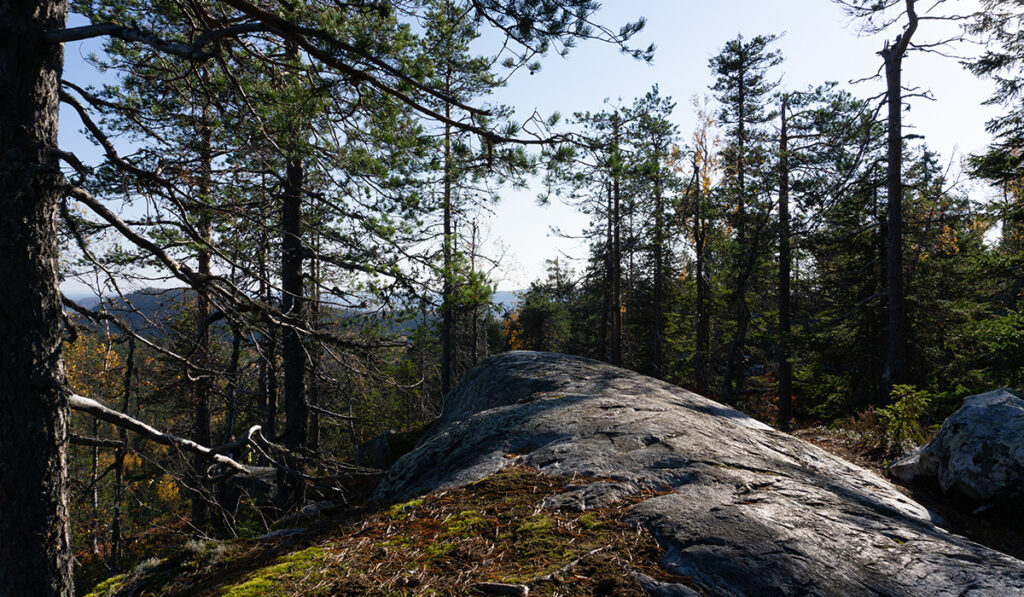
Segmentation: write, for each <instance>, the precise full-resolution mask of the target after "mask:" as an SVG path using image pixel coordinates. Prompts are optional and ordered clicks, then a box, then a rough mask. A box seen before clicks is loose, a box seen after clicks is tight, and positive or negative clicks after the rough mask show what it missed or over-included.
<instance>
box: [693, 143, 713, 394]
mask: <svg viewBox="0 0 1024 597" xmlns="http://www.w3.org/2000/svg"><path fill="white" fill-rule="evenodd" d="M702 184H703V181H702V178H701V176H700V171H699V170H698V163H697V156H696V155H694V158H693V189H694V192H695V193H696V196H695V197H694V204H693V241H694V253H695V257H696V264H695V270H696V271H695V274H696V277H697V305H696V309H695V310H696V316H697V325H696V328H697V330H696V332H697V337H696V339H695V343H694V363H693V381H694V385H695V386H696V388H697V393H699V394H707V393H708V389H709V387H710V384H709V382H708V374H709V371H708V369H709V368H710V363H709V356H710V347H711V322H710V320H709V317H710V314H709V313H708V302H709V296H710V293H711V288H710V284H709V283H708V274H707V272H706V271H705V269H706V268H707V254H706V251H707V222H706V220H705V218H706V215H705V214H704V192H703V191H704V190H703V188H701V185H702Z"/></svg>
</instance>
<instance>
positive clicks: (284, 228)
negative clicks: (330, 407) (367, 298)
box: [278, 157, 309, 506]
mask: <svg viewBox="0 0 1024 597" xmlns="http://www.w3.org/2000/svg"><path fill="white" fill-rule="evenodd" d="M303 177H304V172H303V166H302V161H301V160H300V159H299V158H297V157H292V158H290V159H289V160H288V165H287V169H286V173H285V180H286V182H285V188H284V193H283V194H282V197H281V204H282V208H281V234H282V240H281V291H282V298H281V311H282V312H283V313H284V314H285V316H286V317H287V318H288V321H289V322H290V323H293V324H295V325H298V324H299V323H300V322H301V321H302V316H303V288H302V261H303V255H302V187H303ZM281 335H282V339H281V361H282V369H283V370H284V416H285V423H284V433H283V434H282V436H281V440H282V443H283V444H284V446H285V448H287V449H288V451H289V452H291V453H296V452H298V451H299V450H300V449H301V448H303V447H304V446H305V444H306V434H307V432H308V419H309V408H308V406H307V404H306V380H305V374H306V350H305V348H304V347H303V345H302V338H301V337H300V335H299V332H298V331H297V330H296V329H295V328H294V327H286V328H284V330H283V332H282V334H281ZM288 465H289V466H290V467H291V468H293V469H295V470H298V468H299V463H298V462H289V463H288ZM281 481H282V482H283V485H282V486H279V488H278V489H279V495H278V503H279V504H280V505H282V506H293V505H295V504H298V503H300V502H301V501H302V500H303V498H304V489H305V488H304V483H303V481H302V479H301V478H299V477H298V476H296V475H291V474H285V475H284V478H282V479H281Z"/></svg>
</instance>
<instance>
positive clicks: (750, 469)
mask: <svg viewBox="0 0 1024 597" xmlns="http://www.w3.org/2000/svg"><path fill="white" fill-rule="evenodd" d="M513 463H522V464H525V465H528V466H531V467H534V468H536V469H538V470H540V471H541V472H544V473H549V474H554V475H573V474H577V475H583V476H587V477H600V478H603V479H606V480H604V481H599V482H595V483H589V484H583V483H581V484H579V485H578V486H577V487H576V488H575V489H573V490H571V491H569V492H568V493H565V494H561V495H560V496H559V497H558V498H557V499H555V500H551V503H550V504H549V505H550V506H551V507H563V508H577V509H585V508H588V507H592V506H595V505H599V504H604V503H609V502H613V501H615V500H617V499H620V498H621V497H623V496H625V495H628V494H633V493H636V492H638V491H639V490H640V488H641V487H656V488H663V489H665V490H667V492H666V493H661V494H659V495H656V496H654V497H650V498H648V499H646V500H644V501H641V502H640V503H638V504H636V505H634V506H632V507H630V508H629V510H628V511H627V512H625V518H626V520H627V521H629V522H631V523H633V524H636V525H643V526H645V527H647V528H649V529H650V530H651V531H652V532H653V533H654V534H655V536H656V537H657V538H658V540H659V542H660V543H661V545H662V546H663V547H664V548H665V554H664V557H663V558H662V561H661V565H662V566H663V567H664V568H665V569H666V570H667V571H669V572H672V573H674V574H676V575H678V578H679V580H678V584H677V586H674V587H668V586H662V587H660V588H659V589H658V591H659V593H660V594H664V595H670V594H671V595H698V594H704V595H837V596H838V595H843V596H848V595H928V596H935V595H951V596H952V595H979V596H980V595H1024V562H1021V561H1019V560H1016V559H1014V558H1011V557H1009V556H1006V555H1003V554H1001V553H999V552H996V551H993V550H991V549H988V548H985V547H982V546H980V545H977V544H975V543H972V542H970V541H968V540H966V539H963V538H961V537H958V536H956V535H952V534H950V533H948V532H946V531H944V530H942V529H941V528H939V527H937V526H936V525H935V524H934V523H933V521H932V519H931V516H930V514H929V512H928V511H927V510H926V509H925V508H923V507H922V506H920V505H919V504H917V503H915V502H913V501H911V500H910V499H909V498H907V497H905V496H904V495H902V494H901V493H899V491H897V490H896V488H895V487H893V486H892V485H891V484H890V483H889V482H887V481H886V480H884V479H882V478H880V477H879V476H877V475H875V474H873V473H871V472H869V471H867V470H864V469H862V468H860V467H857V466H855V465H853V464H850V463H848V462H846V461H844V460H842V459H840V458H838V457H835V456H832V455H831V454H829V453H827V452H825V451H823V450H821V449H819V448H817V447H815V446H812V445H810V444H808V443H805V442H803V441H801V440H799V439H796V438H794V437H792V436H790V435H788V434H785V433H782V432H779V431H776V430H774V429H772V428H770V427H768V426H767V425H764V424H762V423H760V422H758V421H756V420H754V419H751V418H750V417H747V416H746V415H744V414H742V413H740V412H738V411H736V410H734V409H732V408H729V407H727V406H723V405H722V404H719V403H717V402H714V401H712V400H709V399H707V398H703V397H701V396H698V395H697V394H694V393H692V392H688V391H686V390H683V389H680V388H678V387H676V386H672V385H670V384H667V383H664V382H660V381H657V380H655V379H652V378H649V377H646V376H643V375H640V374H637V373H634V372H630V371H626V370H623V369H618V368H615V367H612V366H610V365H607V364H604V363H599V362H596V361H592V360H588V359H583V358H578V357H570V356H565V355H558V354H551V353H536V352H512V353H506V354H502V355H498V356H496V357H493V358H490V359H488V360H486V361H484V362H483V363H481V364H480V365H479V366H478V367H477V368H476V369H474V370H473V371H472V372H470V373H469V374H468V375H467V376H466V377H465V378H464V379H463V381H462V383H461V384H460V385H459V386H458V387H457V388H456V389H455V390H454V391H453V392H452V393H451V394H450V395H449V398H448V401H447V403H446V405H445V409H444V412H443V414H442V416H441V417H440V418H439V419H438V421H437V422H436V423H435V424H434V425H433V426H432V427H431V428H430V430H428V432H427V434H426V436H425V437H424V439H423V440H422V441H421V442H420V443H419V445H418V446H417V447H416V449H415V450H413V451H412V452H411V453H409V454H407V455H405V456H404V457H403V458H401V459H400V460H399V461H398V462H397V463H396V464H395V465H394V466H393V467H392V468H391V470H390V471H389V472H388V475H387V476H386V478H385V480H384V481H383V483H382V484H381V485H380V487H379V488H378V489H377V491H376V494H375V498H376V499H377V500H380V501H394V500H400V499H406V498H409V497H412V496H414V495H416V494H421V493H424V492H428V491H431V490H435V489H440V488H446V487H452V486H458V485H462V484H466V483H469V482H472V481H476V480H478V479H481V478H483V477H485V476H487V475H490V474H492V473H494V472H496V471H498V470H500V469H502V468H503V467H506V466H509V465H510V464H513Z"/></svg>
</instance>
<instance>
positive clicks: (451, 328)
mask: <svg viewBox="0 0 1024 597" xmlns="http://www.w3.org/2000/svg"><path fill="white" fill-rule="evenodd" d="M445 114H446V116H448V118H449V119H450V118H451V106H450V105H445ZM451 142H452V130H451V126H450V125H447V124H446V125H445V127H444V206H443V212H444V213H443V214H442V219H443V220H444V222H443V226H444V230H443V235H444V238H443V239H442V243H443V245H442V248H441V252H442V257H441V258H442V260H443V262H444V263H442V264H441V267H442V269H443V273H442V275H443V276H444V280H443V282H442V288H441V395H442V396H447V395H448V392H449V391H450V390H451V389H452V377H453V376H452V370H453V369H454V368H455V367H454V361H455V355H454V352H455V339H454V335H455V322H454V319H455V313H454V312H453V309H452V300H453V296H452V295H453V294H454V292H455V285H454V280H453V278H454V275H455V273H454V272H453V271H452V268H453V267H454V265H453V263H452V261H453V255H452V253H453V250H452V242H453V241H454V238H453V234H452V179H451V168H452V164H451V161H452V153H451Z"/></svg>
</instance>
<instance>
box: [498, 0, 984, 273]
mask: <svg viewBox="0 0 1024 597" xmlns="http://www.w3.org/2000/svg"><path fill="white" fill-rule="evenodd" d="M919 4H920V3H919ZM951 4H953V5H955V6H956V7H957V10H964V11H968V10H973V9H974V8H976V3H975V2H973V1H965V0H956V1H954V2H952V3H951ZM639 16H644V17H646V18H647V26H646V27H645V29H644V30H643V31H642V32H641V33H640V34H639V35H638V36H637V37H636V40H637V41H636V44H635V45H637V46H642V47H646V45H647V44H649V43H654V44H656V46H657V51H656V53H655V58H654V62H653V63H652V64H651V65H647V64H643V63H639V62H637V61H635V60H633V59H631V58H630V57H628V56H625V55H622V54H620V53H619V52H618V51H617V50H616V49H614V48H612V47H610V46H608V45H605V44H601V43H597V42H589V43H583V44H580V45H579V46H578V47H577V48H575V49H574V50H573V51H572V52H571V53H570V54H569V56H568V58H566V59H562V58H560V57H558V56H549V57H548V58H547V59H546V60H545V61H543V63H542V64H543V68H542V70H541V71H540V72H539V73H537V74H536V75H532V76H530V75H525V76H520V77H518V78H516V79H513V80H512V81H510V83H509V85H508V86H507V87H506V88H504V89H501V90H499V92H498V94H497V95H496V98H497V99H498V100H499V101H500V102H502V103H506V104H509V105H512V106H515V107H516V109H517V115H519V117H520V118H525V117H526V116H528V115H529V114H530V113H532V112H533V110H535V109H536V110H538V111H539V112H540V113H541V114H550V113H551V112H553V111H558V112H560V113H561V114H562V115H563V116H566V117H569V116H571V115H572V113H573V112H576V111H587V110H589V111H597V110H601V109H603V108H604V107H606V104H605V101H606V100H608V101H610V102H612V103H621V104H626V105H628V104H631V103H632V101H633V99H634V98H636V97H639V96H642V95H643V94H645V93H646V92H647V91H649V90H650V88H651V86H652V85H654V84H657V85H658V87H659V89H660V91H661V93H662V95H667V96H671V97H672V98H673V99H674V100H675V101H676V103H677V107H676V111H675V114H674V120H675V122H676V123H677V124H678V125H679V128H680V132H681V133H682V136H683V137H684V139H687V138H689V135H690V133H691V132H692V130H693V128H694V125H695V111H694V109H693V107H692V105H691V98H693V97H694V96H695V95H699V96H704V95H707V94H709V93H710V91H709V90H708V87H709V86H710V85H711V84H712V83H713V78H712V75H711V73H710V70H709V68H708V60H709V59H710V58H711V57H712V56H714V55H716V54H717V53H718V52H719V51H720V50H721V48H722V47H723V46H724V45H725V43H726V42H727V41H728V40H732V39H735V38H736V36H737V35H739V34H742V35H743V36H744V37H745V38H747V39H750V38H752V37H754V36H756V35H760V34H777V35H781V38H780V39H779V41H778V42H777V43H776V46H775V47H776V48H777V49H779V50H781V51H782V54H783V58H784V59H785V62H784V63H783V64H782V65H781V66H779V67H777V68H776V70H775V73H776V76H777V77H779V78H781V81H782V87H781V88H785V89H793V90H800V89H805V88H807V87H808V86H809V85H818V84H821V83H823V82H825V81H837V82H838V83H840V85H841V86H842V87H844V88H846V89H848V90H849V91H851V92H852V93H854V94H855V95H857V96H860V97H872V96H875V95H877V94H878V93H880V92H882V91H883V90H884V88H885V86H884V81H883V80H881V79H875V80H872V81H866V82H863V83H859V84H856V85H850V84H849V83H848V82H849V81H852V80H858V79H863V78H865V77H870V76H872V75H874V74H875V73H876V72H877V71H878V69H879V66H880V65H881V57H880V56H879V55H878V54H877V52H878V51H879V50H881V48H882V46H883V43H884V41H885V39H887V38H893V37H895V35H896V33H897V32H896V31H892V32H888V33H886V34H884V35H876V36H864V35H862V34H861V32H860V31H859V28H858V24H857V23H856V22H851V21H850V18H849V17H848V16H846V15H845V14H844V13H843V11H842V10H841V8H840V7H839V6H838V5H837V4H834V3H833V2H830V1H829V0H717V1H714V2H707V1H696V0H630V1H629V2H623V1H620V0H614V1H607V2H605V3H604V7H603V9H602V11H601V12H600V13H599V14H598V19H597V20H598V21H599V22H601V23H603V24H607V25H612V26H613V27H615V28H617V27H618V25H619V24H621V23H624V22H626V21H630V20H635V19H636V18H637V17H639ZM956 31H957V30H956V29H955V27H953V26H952V25H951V24H949V23H943V22H935V21H931V22H922V24H921V26H920V27H919V29H918V31H917V33H916V34H915V37H914V39H915V40H920V41H921V42H922V43H924V42H928V41H934V40H939V39H945V38H946V37H948V36H949V35H950V33H951V32H952V33H955V32H956ZM958 51H959V52H960V53H969V52H971V51H972V48H970V47H961V48H960V49H959V50H958ZM903 72H904V75H903V80H904V85H906V86H909V87H920V88H921V90H922V91H923V90H926V89H927V90H930V91H931V93H932V95H933V96H934V97H935V100H934V101H929V100H924V99H917V100H913V101H912V102H911V109H910V112H909V113H907V114H906V115H905V117H904V125H905V126H908V125H909V126H914V127H915V130H913V131H908V132H914V133H917V134H922V135H924V136H925V140H926V142H927V143H928V145H929V146H930V147H931V148H932V149H934V150H937V151H939V153H940V154H941V155H942V156H943V158H944V160H945V161H946V162H948V161H949V160H951V159H952V160H954V166H956V165H957V164H959V163H960V161H961V160H962V158H963V156H964V155H966V154H969V153H971V152H978V151H981V150H982V149H984V148H985V146H986V145H987V143H988V140H989V136H988V134H987V133H986V132H985V128H984V125H985V121H986V120H988V119H990V118H991V117H993V116H994V115H996V114H997V113H998V111H997V110H996V109H994V108H991V107H988V106H982V105H981V104H982V102H983V101H984V100H985V99H987V98H988V97H989V96H990V95H991V92H992V85H991V83H989V82H987V81H981V80H979V79H977V78H976V77H974V75H972V74H970V73H969V72H967V71H966V70H964V69H963V67H961V66H960V64H959V62H958V61H957V60H955V59H952V58H947V57H942V56H938V55H934V54H922V53H917V54H912V55H910V56H908V58H907V59H906V60H905V62H904V71H903ZM620 100H621V101H620ZM537 190H539V188H535V189H533V190H532V191H524V192H516V193H506V194H505V198H504V200H503V201H502V203H501V204H500V205H499V206H498V208H497V209H496V210H495V214H494V217H493V218H492V219H491V224H490V226H491V233H492V236H493V237H494V238H495V239H500V240H501V241H503V243H502V246H505V247H507V257H506V258H505V263H506V268H505V270H504V271H503V272H502V274H499V275H500V277H501V279H500V280H498V286H499V288H500V289H502V290H510V289H516V288H524V287H526V286H527V285H528V284H529V282H530V281H532V280H535V279H538V278H542V277H543V276H544V271H545V263H544V262H545V260H546V259H551V258H553V257H554V256H556V255H559V254H561V255H563V257H561V260H562V262H563V263H569V264H570V265H572V264H573V263H575V264H576V265H575V269H577V271H578V270H579V269H580V268H581V267H582V263H581V262H579V261H576V262H573V261H572V260H571V259H567V257H568V258H572V257H575V258H577V259H579V258H584V257H585V256H586V247H585V246H584V245H583V244H582V243H581V242H579V241H575V240H568V239H560V238H557V237H555V236H553V235H552V234H551V233H550V227H549V223H556V224H557V225H558V226H559V227H560V228H561V229H562V230H564V231H565V232H567V233H578V232H579V231H581V230H582V229H583V227H584V226H585V225H586V219H585V218H584V217H583V216H581V215H579V214H577V213H575V211H574V210H573V209H572V208H570V207H567V206H564V205H558V204H557V203H552V205H551V206H549V207H538V206H537V205H536V200H535V199H536V196H537Z"/></svg>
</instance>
